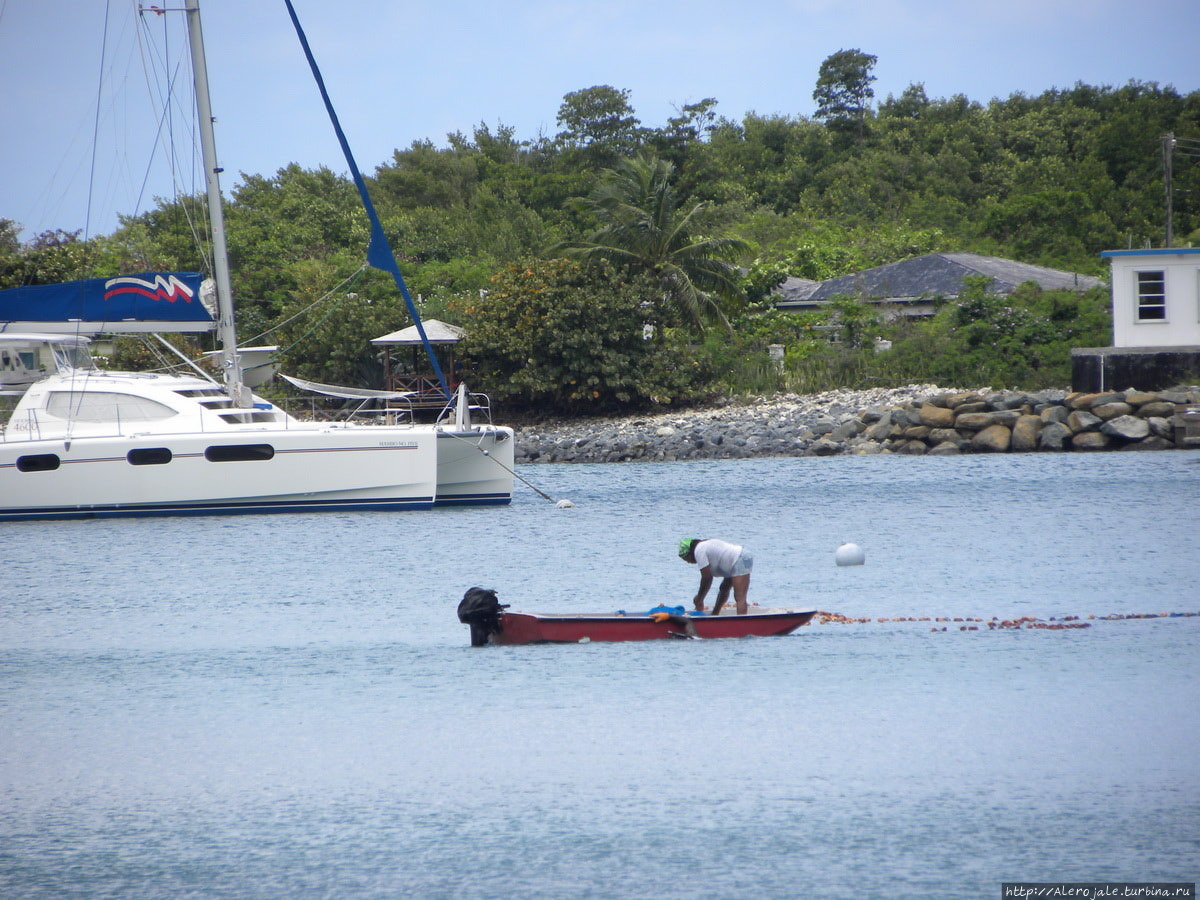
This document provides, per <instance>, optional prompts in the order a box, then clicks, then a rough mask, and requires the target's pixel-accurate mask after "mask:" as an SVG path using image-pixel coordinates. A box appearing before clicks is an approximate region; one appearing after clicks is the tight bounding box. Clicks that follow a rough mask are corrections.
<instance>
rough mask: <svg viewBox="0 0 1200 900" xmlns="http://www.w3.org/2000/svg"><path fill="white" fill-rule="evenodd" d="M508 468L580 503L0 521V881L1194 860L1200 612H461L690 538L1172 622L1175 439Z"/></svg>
mask: <svg viewBox="0 0 1200 900" xmlns="http://www.w3.org/2000/svg"><path fill="white" fill-rule="evenodd" d="M521 474H523V475H525V477H527V478H529V479H530V480H532V481H533V482H534V483H535V484H537V485H538V487H540V488H541V489H542V490H544V491H545V492H547V493H548V494H551V495H552V496H554V497H556V498H557V497H569V498H570V499H572V500H573V501H574V502H575V503H576V504H577V506H576V508H574V509H556V508H555V507H553V506H552V505H551V504H549V503H547V502H546V501H544V500H543V499H541V498H540V497H538V496H536V495H535V494H534V493H532V492H531V491H528V490H524V489H521V490H520V492H519V494H518V498H517V500H516V501H515V502H514V504H513V505H512V506H511V507H509V508H507V509H499V510H496V509H492V510H447V511H444V512H443V511H439V512H435V513H409V514H376V513H362V514H353V515H350V514H347V515H313V516H304V515H298V516H279V517H245V518H237V517H235V518H202V519H159V520H141V521H97V522H75V523H14V524H8V523H5V524H0V562H2V564H3V565H2V568H0V571H2V572H3V573H4V574H3V583H2V586H0V895H3V896H4V897H15V898H24V897H71V896H87V897H118V896H120V897H128V896H135V897H187V896H197V897H231V898H234V897H236V898H260V897H263V898H267V897H269V898H275V897H394V896H404V897H432V898H437V897H496V898H500V897H518V896H527V897H564V898H565V897H580V896H582V897H614V898H632V897H638V898H641V897H645V898H661V897H689V898H690V897H712V898H731V897H756V898H757V897H768V898H769V897H798V896H807V897H831V898H839V897H847V898H850V897H854V898H860V897H883V896H889V897H890V896H897V897H908V896H914V897H915V896H930V897H947V898H959V897H998V896H999V895H1000V884H1001V882H1003V881H1020V880H1029V881H1060V880H1061V881H1080V880H1089V881H1195V880H1196V879H1197V875H1198V873H1200V752H1198V749H1197V745H1198V743H1200V650H1198V649H1197V647H1198V643H1200V618H1156V619H1149V620H1146V619H1136V620H1126V621H1116V622H1105V621H1095V622H1094V625H1093V627H1091V628H1088V629H1080V630H1071V631H1020V632H1013V631H1004V632H989V631H987V630H986V629H985V630H983V631H979V632H961V631H959V630H958V627H959V626H958V625H956V624H951V625H949V629H950V630H948V631H947V632H940V631H939V632H936V633H934V632H931V631H930V628H931V625H930V623H908V622H903V623H893V622H886V623H879V622H877V621H872V622H871V623H870V624H867V625H849V626H847V625H824V626H816V625H814V626H810V627H808V628H805V629H802V630H801V631H800V632H798V633H797V634H795V635H792V636H789V637H785V638H770V639H757V640H756V639H749V640H743V641H711V642H706V641H697V642H670V643H661V644H659V643H654V644H624V645H622V644H607V645H606V644H590V645H574V646H539V647H511V648H496V647H488V648H482V649H472V648H470V647H469V646H468V635H467V630H466V628H465V627H464V626H462V625H460V624H459V623H458V621H457V619H456V617H455V614H454V610H455V606H456V604H457V601H458V599H459V598H460V597H461V596H462V593H463V591H464V590H465V589H466V588H468V587H470V586H472V585H475V584H480V585H484V586H488V587H494V588H496V589H497V590H498V591H499V592H500V595H501V598H502V599H503V600H504V601H505V602H510V603H512V604H513V605H514V606H515V607H523V608H527V609H545V610H550V611H569V610H576V611H592V610H612V609H616V608H625V609H633V608H639V607H649V606H651V605H654V604H657V603H659V602H663V601H669V602H674V603H684V602H686V601H687V599H688V598H689V597H690V596H691V593H692V592H693V591H694V587H695V581H696V578H697V576H696V572H695V569H694V567H690V566H686V565H684V564H683V563H681V562H680V561H679V560H677V559H676V558H675V556H674V547H675V545H676V544H677V543H678V540H679V538H680V537H683V536H686V535H697V536H719V537H725V538H729V539H732V540H738V541H741V542H744V543H745V544H746V545H747V546H749V547H750V548H752V549H753V551H754V553H755V557H756V568H755V572H754V579H753V584H752V587H751V593H750V599H751V600H752V601H758V602H761V603H763V604H764V605H778V604H793V605H801V604H803V605H808V604H811V605H815V606H818V607H820V608H822V609H826V610H832V611H837V612H841V613H844V614H846V615H851V616H870V617H871V618H872V619H873V620H874V619H877V618H879V617H886V618H889V619H890V618H891V617H893V616H948V617H955V616H958V617H967V616H980V617H982V618H985V619H986V618H990V617H992V616H999V617H1001V618H1011V617H1015V616H1020V615H1034V616H1039V617H1043V618H1048V617H1050V616H1055V617H1062V616H1068V615H1080V616H1084V617H1086V616H1088V615H1089V614H1095V615H1105V614H1110V613H1122V614H1130V613H1149V612H1159V611H1197V610H1200V590H1198V589H1197V586H1198V585H1200V530H1198V528H1197V526H1198V525H1200V515H1198V509H1200V454H1196V453H1185V452H1172V453H1130V454H1104V455H1095V456H1082V455H1068V456H1045V455H1037V456H1035V455H1024V456H1009V457H978V456H974V457H959V458H955V459H931V458H909V457H860V458H833V459H786V460H754V461H725V462H711V463H675V464H657V465H654V464H646V465H617V466H546V467H525V468H522V469H521ZM843 541H854V542H855V543H858V544H859V545H860V546H862V547H863V549H864V550H865V552H866V555H867V562H866V565H864V566H862V567H852V568H838V567H837V566H835V564H834V550H835V548H836V547H837V545H838V544H840V543H841V542H843Z"/></svg>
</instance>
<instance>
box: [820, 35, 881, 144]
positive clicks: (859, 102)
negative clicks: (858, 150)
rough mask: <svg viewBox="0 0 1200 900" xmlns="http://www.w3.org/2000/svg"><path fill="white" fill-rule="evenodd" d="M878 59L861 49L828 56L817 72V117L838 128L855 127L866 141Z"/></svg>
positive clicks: (860, 138) (841, 51)
mask: <svg viewBox="0 0 1200 900" xmlns="http://www.w3.org/2000/svg"><path fill="white" fill-rule="evenodd" d="M877 60H878V57H875V56H872V55H871V54H869V53H863V52H862V51H861V50H857V49H856V50H839V51H838V52H837V53H834V54H832V55H830V56H828V57H826V59H825V61H824V62H823V63H821V68H820V70H819V71H818V73H817V86H816V89H815V90H814V91H813V100H814V101H816V104H817V113H816V115H817V118H818V119H824V120H825V121H826V122H827V123H828V124H829V125H830V126H832V127H835V128H853V129H855V130H856V131H857V133H858V137H859V140H862V137H863V130H864V128H865V124H866V118H867V110H868V108H869V107H870V102H871V98H872V97H874V96H875V91H874V89H873V88H872V87H871V83H872V82H873V81H874V80H875V76H874V75H872V74H871V70H872V69H873V68H875V63H876V61H877Z"/></svg>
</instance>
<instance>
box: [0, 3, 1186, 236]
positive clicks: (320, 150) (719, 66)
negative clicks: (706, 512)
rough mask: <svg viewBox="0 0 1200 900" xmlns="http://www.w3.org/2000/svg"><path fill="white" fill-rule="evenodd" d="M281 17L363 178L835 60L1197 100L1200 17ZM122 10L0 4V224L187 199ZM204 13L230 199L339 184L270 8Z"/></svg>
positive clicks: (172, 54)
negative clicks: (422, 145)
mask: <svg viewBox="0 0 1200 900" xmlns="http://www.w3.org/2000/svg"><path fill="white" fill-rule="evenodd" d="M157 2H158V5H159V6H164V7H180V6H182V0H157ZM293 2H294V3H295V6H296V10H297V14H298V16H299V17H300V21H301V23H302V24H303V26H304V27H305V30H306V31H307V33H308V38H309V41H310V43H311V45H312V48H313V52H314V54H315V55H316V57H317V62H318V63H319V64H320V66H321V68H322V70H323V73H324V76H325V80H326V83H327V85H328V87H329V90H330V93H331V95H332V98H333V103H334V106H335V107H336V108H337V111H338V115H339V117H340V118H341V121H342V125H343V127H344V128H345V130H346V133H347V136H348V139H349V141H350V145H351V147H352V149H353V151H354V154H355V157H356V158H357V160H358V164H359V166H360V168H361V169H362V170H363V171H364V172H365V173H366V174H370V173H372V172H373V171H374V170H375V168H376V167H377V166H379V165H381V164H384V163H387V162H389V161H390V160H391V159H392V154H393V153H394V151H395V150H396V149H404V148H406V147H408V146H409V145H410V144H411V143H412V142H413V141H417V140H430V141H432V142H433V143H434V144H435V145H437V146H445V144H446V135H447V134H450V133H453V132H456V131H457V132H462V133H464V134H466V135H468V136H469V135H470V134H471V132H472V130H473V129H474V128H475V127H476V126H477V125H479V124H480V123H486V124H487V125H488V127H489V128H491V129H492V130H493V131H495V130H496V127H497V126H498V125H501V124H502V125H504V126H508V127H511V128H513V129H514V130H515V135H516V137H517V138H518V139H520V140H532V139H536V138H537V137H539V136H540V135H546V136H553V135H554V134H555V133H557V131H558V130H559V128H558V126H557V124H556V121H555V119H556V116H557V113H558V109H559V106H560V104H561V103H562V99H563V96H564V95H566V94H568V93H570V92H572V91H577V90H580V89H583V88H587V87H592V86H594V85H611V86H612V87H615V88H618V89H621V90H628V91H629V92H630V94H629V100H630V104H631V105H632V106H633V108H634V110H635V112H636V114H637V116H638V118H639V119H640V120H641V122H642V124H643V125H645V126H647V127H661V126H663V125H665V124H666V122H667V119H668V118H670V117H671V116H674V115H676V114H677V112H678V111H679V109H680V108H681V107H682V106H684V105H685V104H688V103H695V102H697V101H699V100H703V99H705V98H708V97H712V98H715V99H716V100H717V107H716V112H717V114H718V115H720V116H723V117H725V118H728V119H733V120H740V119H741V118H742V117H743V116H744V115H745V114H746V113H748V112H756V113H758V114H761V115H773V114H782V115H792V116H811V115H812V113H813V111H814V104H813V100H812V91H813V87H814V86H815V84H816V79H817V73H818V70H819V68H820V65H821V62H822V61H823V60H824V59H825V58H826V57H828V56H829V55H830V54H832V53H835V52H837V51H838V50H842V49H858V50H861V51H863V52H864V53H869V54H872V55H874V56H876V57H877V58H878V62H877V63H876V66H875V69H874V73H873V74H874V75H875V76H876V81H875V83H874V85H873V87H874V90H875V101H876V102H878V101H881V100H884V99H886V98H887V97H888V95H896V96H898V95H899V94H900V93H902V92H903V91H904V90H905V88H907V87H908V86H909V85H912V84H923V85H924V87H925V91H926V93H927V95H928V96H930V97H931V98H942V97H950V96H953V95H955V94H965V95H966V96H967V97H968V98H969V99H971V100H974V101H978V102H981V103H986V102H987V101H988V100H990V99H992V98H994V97H1008V96H1009V95H1011V94H1013V93H1017V92H1023V93H1026V94H1038V93H1041V92H1042V91H1045V90H1048V89H1050V88H1070V87H1071V86H1073V85H1074V84H1075V83H1077V82H1083V83H1086V84H1091V85H1097V86H1099V85H1109V86H1120V85H1123V84H1125V83H1127V82H1129V81H1130V80H1137V81H1142V82H1157V83H1158V84H1160V85H1164V86H1165V85H1172V86H1174V87H1175V88H1176V89H1177V90H1179V91H1180V92H1181V93H1189V92H1192V91H1195V90H1198V89H1200V54H1198V53H1197V48H1198V47H1200V0H1143V2H1141V3H1139V4H1132V3H1129V2H1128V0H742V2H740V3H729V2H715V0H589V2H582V0H438V2H431V0H425V2H414V0H373V2H365V0H293ZM147 5H149V4H147ZM136 8H137V3H136V2H135V0H107V2H106V0H0V111H2V113H3V115H2V117H0V122H2V123H3V125H2V126H0V133H2V135H3V136H2V138H0V218H7V219H12V220H14V221H16V222H18V223H19V224H20V225H22V226H23V227H24V231H23V233H22V238H23V239H24V240H29V239H31V238H32V237H34V236H35V235H37V234H39V233H41V232H43V231H46V230H52V229H62V230H64V231H76V230H79V231H81V232H82V233H83V236H85V237H88V236H95V235H98V234H107V233H110V232H111V231H112V230H113V229H115V228H116V227H117V224H118V220H117V215H118V214H119V213H120V214H126V215H132V214H137V213H139V212H144V211H145V210H147V209H152V208H153V207H154V205H155V202H154V200H155V197H167V198H170V197H172V196H174V195H175V189H174V188H173V183H175V182H178V183H180V184H181V189H182V190H183V191H185V192H187V193H194V192H197V191H199V190H202V187H201V186H199V185H198V183H197V182H196V181H195V177H196V176H193V175H184V176H172V174H171V172H170V169H169V166H168V164H167V156H166V154H165V153H163V152H162V150H161V146H162V143H163V142H160V141H157V140H156V133H157V131H158V129H159V121H160V120H163V121H164V122H166V121H169V122H170V123H171V125H172V126H173V127H174V128H176V129H179V130H182V129H183V128H184V127H185V126H184V125H183V124H182V119H183V117H184V116H186V112H185V113H184V114H183V115H180V114H178V113H177V114H176V115H175V116H173V117H171V118H170V119H167V118H166V117H164V115H163V112H162V104H161V102H158V101H155V100H154V99H153V97H154V93H155V92H156V91H158V90H160V89H159V88H158V87H155V86H154V85H155V84H156V82H155V80H154V78H152V77H148V76H147V71H149V70H150V69H151V68H153V67H152V66H150V65H148V64H146V62H145V61H146V60H149V59H156V58H157V59H166V60H172V61H173V60H176V59H178V58H180V53H181V51H182V49H183V47H182V36H181V35H182V32H180V31H179V30H178V29H177V28H174V29H173V30H172V33H171V36H170V37H169V39H168V42H167V46H168V48H169V49H168V51H167V52H166V53H164V51H163V50H162V48H161V46H160V44H161V36H162V34H163V32H164V23H165V22H166V20H168V19H170V20H173V21H175V22H177V23H178V22H180V21H181V20H182V18H183V17H182V14H180V13H168V14H167V15H166V16H155V15H147V16H144V17H142V18H141V21H142V22H143V23H144V24H143V25H138V21H139V17H138V16H137V15H136ZM202 17H203V25H204V35H205V42H206V56H207V59H208V67H209V77H210V84H211V95H212V103H213V113H214V116H215V117H216V119H217V134H216V140H217V152H218V160H219V163H220V165H221V166H222V167H223V168H224V169H225V174H224V175H223V176H222V177H223V183H222V187H223V188H224V190H225V192H226V194H227V195H228V194H229V192H230V191H231V189H232V188H234V187H235V186H236V184H237V183H238V182H239V181H240V180H241V179H240V173H248V174H257V175H264V176H271V175H273V174H274V173H275V172H277V171H278V170H279V169H280V168H282V167H284V166H286V165H288V164H289V163H293V162H295V163H298V164H300V165H301V166H303V167H305V168H315V167H318V166H327V167H329V168H331V169H333V170H334V171H336V172H346V171H347V167H346V165H345V163H344V161H343V159H342V156H341V152H340V150H339V148H338V145H337V143H336V140H335V138H334V136H333V132H332V129H331V128H330V126H329V124H328V120H327V119H326V118H325V113H324V109H323V108H322V106H321V102H320V98H319V96H318V94H317V92H316V88H315V86H314V84H313V81H312V77H311V75H310V74H309V72H308V69H307V65H306V63H305V62H304V58H303V55H302V53H301V51H300V48H299V45H298V42H297V39H296V35H295V32H294V31H293V30H292V26H291V22H290V21H289V19H288V17H287V12H286V8H285V6H284V4H283V0H206V2H205V3H204V4H203V11H202ZM151 37H153V40H151ZM170 65H173V63H169V64H168V68H170ZM157 68H158V70H159V71H161V70H162V69H163V66H162V64H161V63H159V64H157ZM102 74H103V77H101V76H102ZM181 77H182V76H181ZM187 127H190V123H189V124H188V126H187ZM1197 137H1200V135H1197ZM156 147H158V148H159V149H158V150H157V151H156V149H155V148H156ZM188 147H189V148H190V144H188ZM93 148H95V151H94V152H93ZM186 152H187V153H189V154H190V153H191V151H190V149H188V150H187V151H186ZM187 165H189V166H190V165H191V164H190V163H188V164H187Z"/></svg>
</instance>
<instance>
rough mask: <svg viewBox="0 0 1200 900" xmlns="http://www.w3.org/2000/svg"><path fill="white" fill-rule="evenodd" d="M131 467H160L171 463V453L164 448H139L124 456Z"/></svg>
mask: <svg viewBox="0 0 1200 900" xmlns="http://www.w3.org/2000/svg"><path fill="white" fill-rule="evenodd" d="M125 458H126V459H127V460H129V464H130V465H131V466H161V465H165V464H166V463H169V462H170V461H171V451H170V450H169V449H167V448H166V447H139V448H138V449H137V450H130V451H129V452H128V453H126V454H125Z"/></svg>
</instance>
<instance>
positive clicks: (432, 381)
mask: <svg viewBox="0 0 1200 900" xmlns="http://www.w3.org/2000/svg"><path fill="white" fill-rule="evenodd" d="M424 325H425V336H426V337H427V338H429V343H430V344H431V345H433V352H434V353H436V354H438V362H439V364H440V365H441V367H442V373H443V374H444V375H445V376H446V380H447V381H448V382H449V384H450V389H451V390H452V391H453V390H454V389H455V388H456V387H457V386H458V379H457V378H456V377H455V371H454V345H455V344H457V343H458V342H459V341H460V340H462V339H463V338H464V337H465V336H466V332H465V331H463V330H462V329H461V328H459V327H458V326H457V325H450V324H449V323H447V322H440V321H438V320H437V319H426V320H424ZM371 343H372V344H374V345H375V346H377V347H380V348H382V349H383V379H384V382H383V383H384V389H385V390H388V391H407V392H412V393H413V395H414V396H413V398H412V399H413V403H414V405H419V404H420V403H421V400H422V398H426V399H428V400H429V401H430V402H433V401H435V400H436V403H437V405H439V406H440V405H442V404H444V403H445V402H446V400H447V399H448V398H447V397H445V396H444V395H443V394H442V388H441V385H440V384H438V381H437V376H436V375H435V374H434V373H433V371H432V367H431V366H428V365H422V358H423V357H424V353H425V348H424V347H423V346H422V343H421V335H420V333H419V332H418V331H417V326H416V325H410V326H409V327H408V328H402V329H400V330H399V331H393V332H392V333H391V334H385V335H383V336H382V337H377V338H372V339H371ZM397 347H400V348H404V347H407V348H409V349H410V350H411V351H412V356H411V359H409V358H407V357H406V358H405V359H404V360H403V362H401V360H399V359H396V360H394V359H393V353H394V352H395V351H394V348H397ZM397 355H400V354H397Z"/></svg>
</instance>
